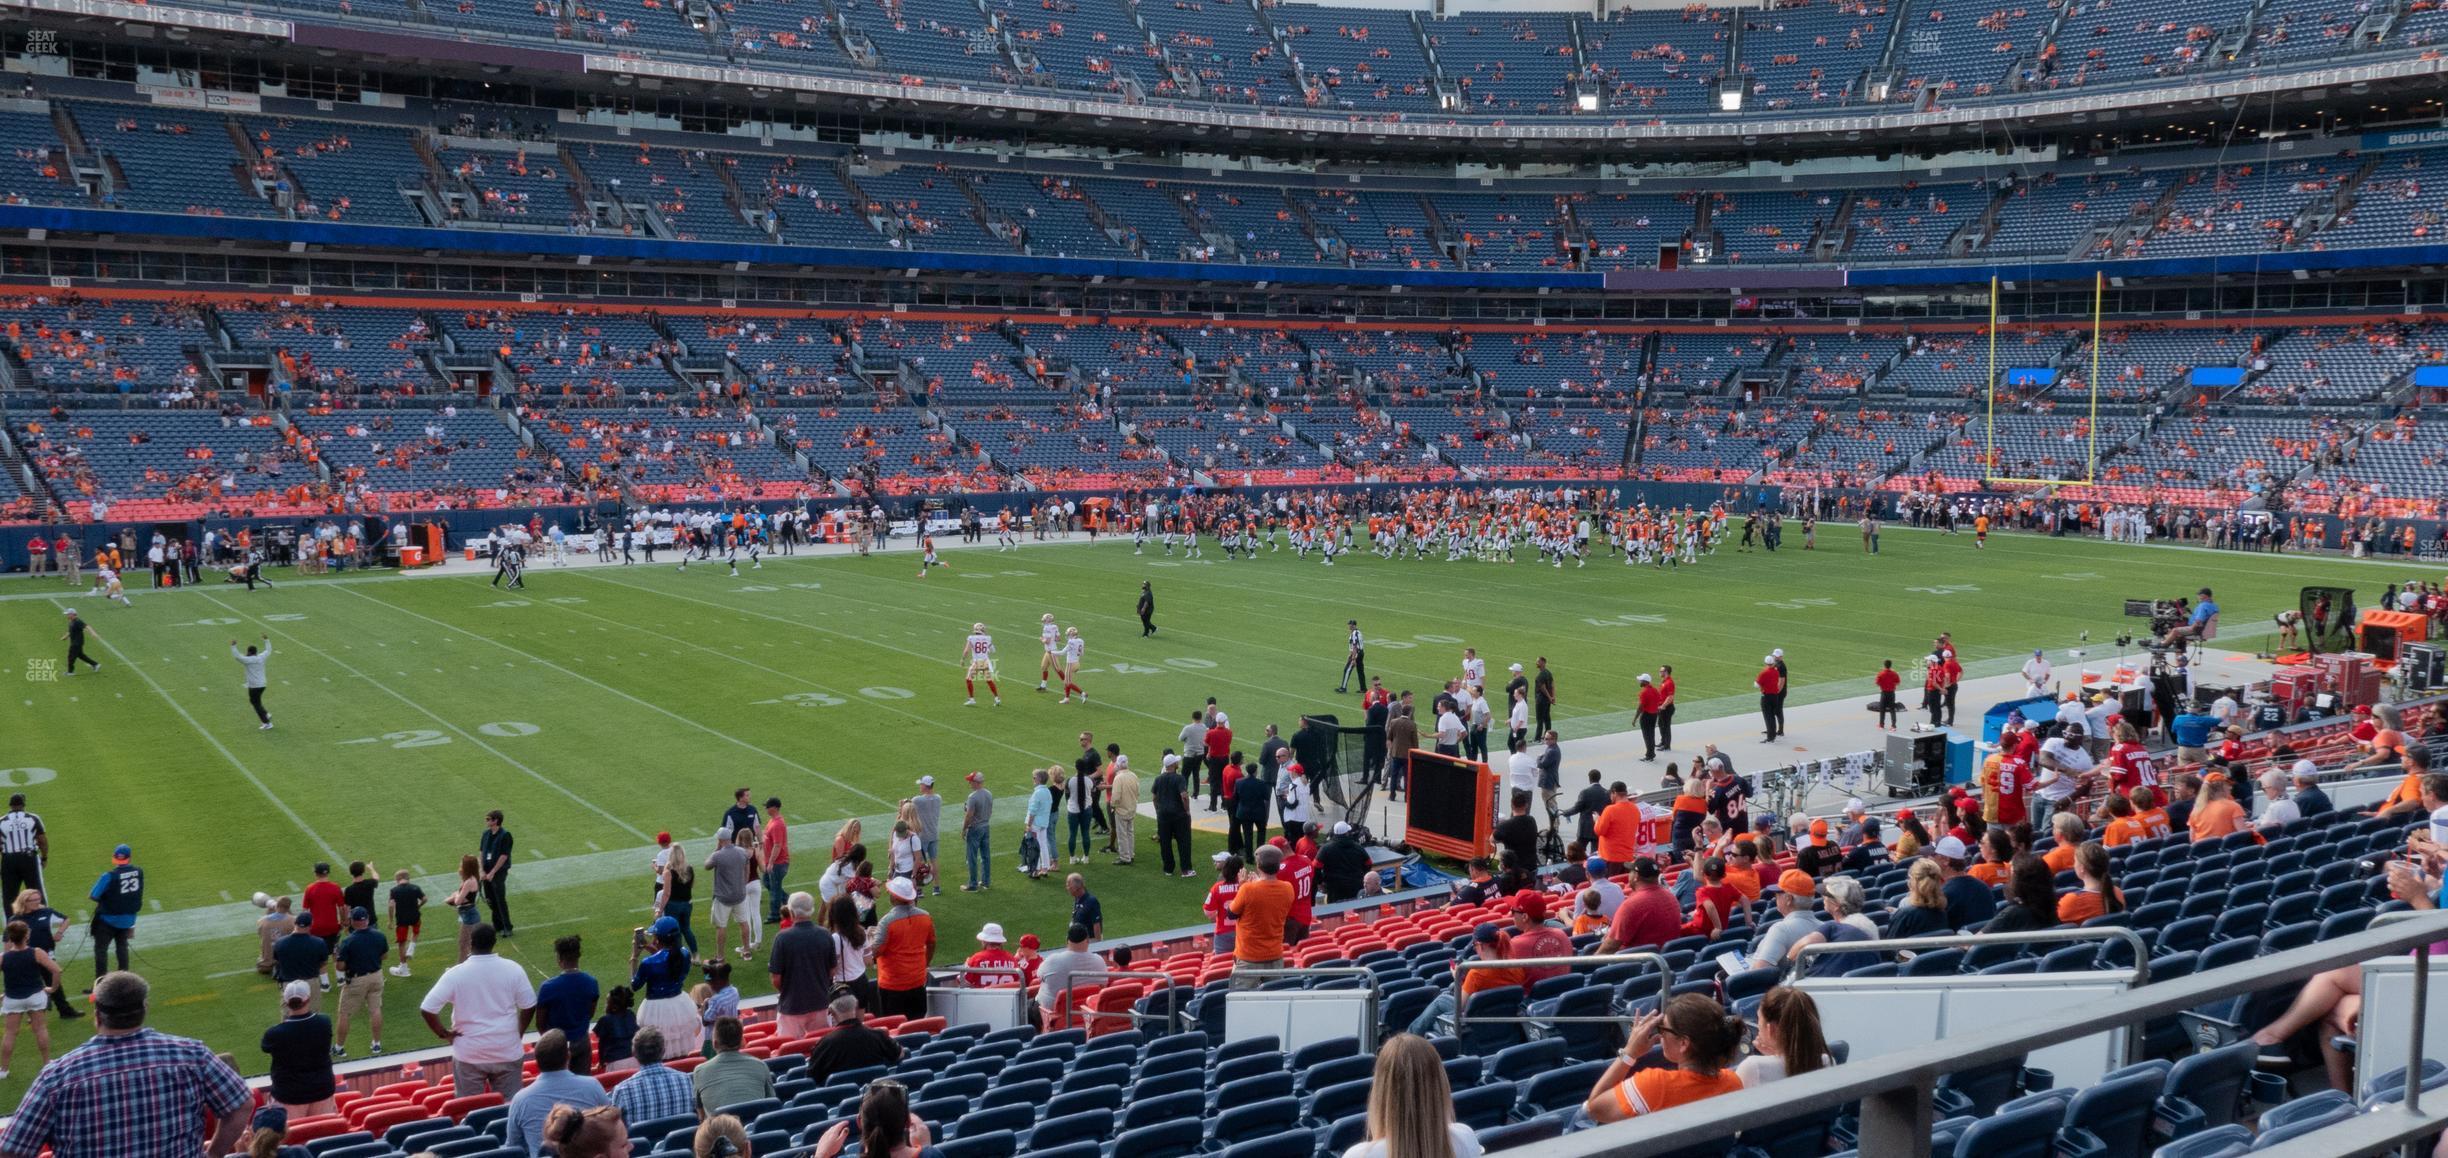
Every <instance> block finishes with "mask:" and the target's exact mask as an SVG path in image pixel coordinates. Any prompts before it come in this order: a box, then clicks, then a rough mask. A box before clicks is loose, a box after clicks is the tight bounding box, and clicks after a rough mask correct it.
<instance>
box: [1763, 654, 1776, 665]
mask: <svg viewBox="0 0 2448 1158" xmlns="http://www.w3.org/2000/svg"><path fill="white" fill-rule="evenodd" d="M1760 662H1761V663H1775V662H1776V657H1775V656H1773V655H1763V656H1761V657H1760Z"/></svg>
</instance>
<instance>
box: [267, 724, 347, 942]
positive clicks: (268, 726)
mask: <svg viewBox="0 0 2448 1158" xmlns="http://www.w3.org/2000/svg"><path fill="white" fill-rule="evenodd" d="M255 730H256V731H258V732H269V731H271V730H272V721H270V720H265V721H264V722H263V723H261V724H257V725H256V726H255ZM324 988H326V989H328V988H330V986H328V985H327V986H324Z"/></svg>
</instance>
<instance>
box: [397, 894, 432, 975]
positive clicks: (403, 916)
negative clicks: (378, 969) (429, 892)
mask: <svg viewBox="0 0 2448 1158" xmlns="http://www.w3.org/2000/svg"><path fill="white" fill-rule="evenodd" d="M391 879H392V881H393V884H392V885H391V936H392V937H393V938H394V939H395V940H397V941H398V943H399V964H397V965H394V966H392V967H391V975H392V976H393V977H406V976H407V975H408V959H409V958H410V957H414V956H416V939H417V929H418V927H419V925H420V924H421V923H422V922H423V921H424V919H425V918H424V912H425V890H423V889H421V888H418V887H417V886H416V884H415V883H414V882H412V881H410V880H409V879H408V870H407V869H401V870H400V871H399V872H397V873H395V874H393V876H392V878H391Z"/></svg>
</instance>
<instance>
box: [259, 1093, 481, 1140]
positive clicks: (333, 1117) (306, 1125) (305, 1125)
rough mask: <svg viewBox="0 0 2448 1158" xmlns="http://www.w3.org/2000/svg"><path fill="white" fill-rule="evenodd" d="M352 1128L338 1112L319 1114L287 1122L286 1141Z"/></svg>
mask: <svg viewBox="0 0 2448 1158" xmlns="http://www.w3.org/2000/svg"><path fill="white" fill-rule="evenodd" d="M496 1100H498V1099H496ZM352 1129H354V1127H352V1126H350V1125H349V1120H348V1119H346V1118H343V1117H341V1116H340V1115H338V1114H321V1115H318V1116H316V1117H312V1118H300V1119H298V1120H297V1121H294V1122H291V1123H289V1137H288V1139H287V1141H288V1142H290V1143H291V1144H293V1145H298V1146H303V1145H305V1144H306V1143H308V1142H312V1141H314V1140H315V1139H317V1138H330V1137H334V1136H336V1135H340V1134H346V1133H348V1132H349V1131H350V1130H352Z"/></svg>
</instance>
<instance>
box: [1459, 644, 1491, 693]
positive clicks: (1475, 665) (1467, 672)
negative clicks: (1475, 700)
mask: <svg viewBox="0 0 2448 1158" xmlns="http://www.w3.org/2000/svg"><path fill="white" fill-rule="evenodd" d="M1462 682H1463V683H1465V684H1468V685H1470V686H1471V687H1474V688H1484V687H1486V686H1487V661H1486V660H1484V659H1481V658H1479V649H1478V648H1475V647H1466V648H1463V649H1462Z"/></svg>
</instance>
